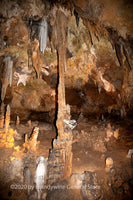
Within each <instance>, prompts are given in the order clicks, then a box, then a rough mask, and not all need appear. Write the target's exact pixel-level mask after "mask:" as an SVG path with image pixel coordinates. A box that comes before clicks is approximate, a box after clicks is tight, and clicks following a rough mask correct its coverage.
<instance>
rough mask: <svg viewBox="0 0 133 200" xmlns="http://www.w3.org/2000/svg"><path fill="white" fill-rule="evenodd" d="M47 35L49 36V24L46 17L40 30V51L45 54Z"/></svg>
mask: <svg viewBox="0 0 133 200" xmlns="http://www.w3.org/2000/svg"><path fill="white" fill-rule="evenodd" d="M47 35H48V24H47V21H46V19H45V17H43V19H42V21H41V23H40V28H39V42H40V51H41V52H42V53H44V51H45V48H46V45H47Z"/></svg>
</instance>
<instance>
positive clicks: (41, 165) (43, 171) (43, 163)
mask: <svg viewBox="0 0 133 200" xmlns="http://www.w3.org/2000/svg"><path fill="white" fill-rule="evenodd" d="M46 177H47V160H46V159H45V158H44V157H43V156H39V157H38V158H37V168H36V172H35V184H36V190H37V195H38V197H37V198H38V199H40V198H41V194H42V189H43V186H44V183H45V182H46Z"/></svg>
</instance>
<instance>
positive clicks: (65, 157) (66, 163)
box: [48, 9, 72, 184]
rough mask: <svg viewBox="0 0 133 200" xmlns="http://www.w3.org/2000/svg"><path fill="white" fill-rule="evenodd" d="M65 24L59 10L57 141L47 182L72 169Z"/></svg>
mask: <svg viewBox="0 0 133 200" xmlns="http://www.w3.org/2000/svg"><path fill="white" fill-rule="evenodd" d="M67 24H68V17H67V16H66V15H65V14H64V13H63V12H62V11H61V10H60V9H59V10H57V13H56V28H57V40H58V44H57V50H58V64H59V85H58V116H57V121H56V126H57V133H58V136H57V139H54V141H53V149H52V151H51V152H50V155H49V160H48V161H49V166H48V168H49V174H48V177H49V179H48V182H49V184H52V183H53V182H55V181H57V180H60V179H62V178H67V177H69V176H70V174H71V169H72V131H71V129H70V128H68V127H66V126H65V123H64V121H63V120H64V119H67V120H69V119H70V107H69V105H66V102H65V80H64V72H65V67H66V47H67Z"/></svg>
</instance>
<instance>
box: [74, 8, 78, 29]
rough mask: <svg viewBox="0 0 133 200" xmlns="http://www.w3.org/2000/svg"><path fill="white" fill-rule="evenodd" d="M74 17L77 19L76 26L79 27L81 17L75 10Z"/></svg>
mask: <svg viewBox="0 0 133 200" xmlns="http://www.w3.org/2000/svg"><path fill="white" fill-rule="evenodd" d="M74 16H75V19H76V25H77V27H78V26H79V16H78V13H77V12H76V10H75V9H74Z"/></svg>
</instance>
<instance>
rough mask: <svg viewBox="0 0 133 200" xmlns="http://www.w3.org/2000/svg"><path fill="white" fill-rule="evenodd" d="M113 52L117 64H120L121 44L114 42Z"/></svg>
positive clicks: (121, 63)
mask: <svg viewBox="0 0 133 200" xmlns="http://www.w3.org/2000/svg"><path fill="white" fill-rule="evenodd" d="M115 52H116V56H117V59H118V61H119V64H120V66H122V65H123V58H122V53H121V45H119V44H118V43H115Z"/></svg>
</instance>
